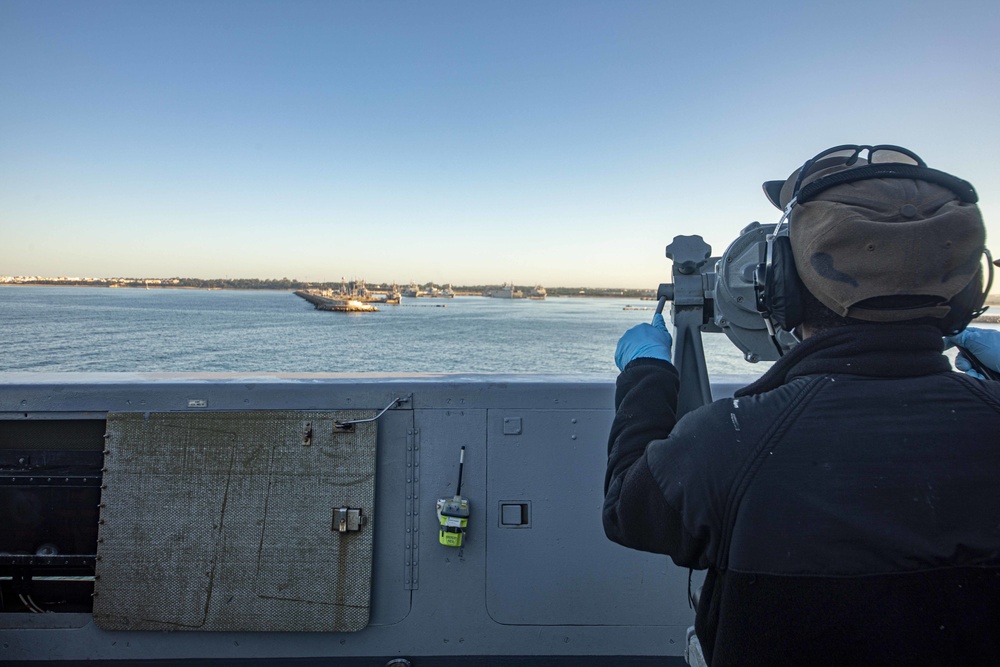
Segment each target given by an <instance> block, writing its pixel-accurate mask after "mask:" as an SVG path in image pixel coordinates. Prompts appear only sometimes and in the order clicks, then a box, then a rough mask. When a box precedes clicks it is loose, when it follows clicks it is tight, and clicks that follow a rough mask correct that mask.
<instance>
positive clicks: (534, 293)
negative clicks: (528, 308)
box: [528, 285, 546, 301]
mask: <svg viewBox="0 0 1000 667" xmlns="http://www.w3.org/2000/svg"><path fill="white" fill-rule="evenodd" d="M545 296H546V292H545V288H544V287H542V286H541V285H535V286H534V287H533V288H532V289H531V291H530V292H528V298H529V299H535V300H537V301H542V300H543V299H545Z"/></svg>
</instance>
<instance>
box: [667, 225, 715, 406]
mask: <svg viewBox="0 0 1000 667" xmlns="http://www.w3.org/2000/svg"><path fill="white" fill-rule="evenodd" d="M711 254H712V246H710V245H708V244H707V243H705V240H704V239H703V238H702V237H700V236H697V235H695V236H675V237H674V240H673V242H672V243H671V244H670V245H668V246H667V257H668V258H670V259H672V260H673V262H674V267H673V273H672V277H673V281H674V282H673V283H663V284H661V285H660V287H659V289H658V290H657V292H656V297H657V299H659V301H660V304H661V306H662V304H663V302H664V300H666V301H670V302H671V306H670V319H671V321H672V322H673V324H674V329H675V331H674V351H673V360H674V361H673V363H674V366H675V367H676V368H677V372H678V374H679V375H680V391H679V394H678V397H677V417H678V419H679V418H680V417H682V416H683V415H685V414H687V413H688V412H690V411H691V410H694V409H696V408H699V407H701V406H702V405H707V404H708V403H711V402H712V387H711V385H710V384H709V381H708V368H707V367H706V365H705V348H704V346H703V344H702V340H701V331H702V326H703V325H704V324H705V323H706V322H708V321H709V320H710V319H711V312H709V313H706V312H705V311H706V299H705V294H706V292H709V291H710V290H711V289H712V288H713V287H714V286H713V285H706V282H707V281H708V280H709V278H708V276H707V275H705V272H706V271H707V272H711V271H712V268H713V267H712V266H711V265H709V261H708V260H709V258H710V257H711ZM713 275H714V274H713ZM709 309H711V304H709ZM657 310H659V307H658V308H657Z"/></svg>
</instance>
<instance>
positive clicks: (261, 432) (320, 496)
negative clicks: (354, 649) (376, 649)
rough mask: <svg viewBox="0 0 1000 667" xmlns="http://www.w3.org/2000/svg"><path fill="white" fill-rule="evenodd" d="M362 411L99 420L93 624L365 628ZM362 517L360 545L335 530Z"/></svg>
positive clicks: (369, 439)
mask: <svg viewBox="0 0 1000 667" xmlns="http://www.w3.org/2000/svg"><path fill="white" fill-rule="evenodd" d="M374 414H375V413H374V412H373V411H361V410H351V411H337V412H284V411H275V412H228V413H150V414H135V413H121V414H109V415H108V444H107V450H106V455H105V468H106V470H105V473H104V483H105V485H106V488H104V489H103V491H102V497H101V502H102V508H101V526H100V535H99V542H98V559H99V560H98V563H97V576H98V579H97V582H96V586H95V592H96V597H95V599H94V620H95V622H96V623H97V625H98V626H100V627H102V628H104V629H109V630H233V631H356V630H360V629H362V628H364V627H365V626H366V625H367V624H368V616H369V607H370V590H371V563H372V534H373V530H372V525H373V523H372V522H373V521H374V518H375V517H374V511H375V507H374V491H375V449H376V426H375V423H374V422H369V423H365V424H357V425H355V426H354V427H353V430H350V431H346V432H345V431H343V430H339V429H335V428H334V422H335V421H347V420H351V419H364V418H369V417H372V416H374ZM339 507H350V508H359V509H361V514H362V516H363V517H364V518H365V519H366V523H365V524H364V525H363V526H362V527H361V530H360V531H357V532H347V533H341V532H339V531H338V530H337V526H336V525H334V510H335V508H339Z"/></svg>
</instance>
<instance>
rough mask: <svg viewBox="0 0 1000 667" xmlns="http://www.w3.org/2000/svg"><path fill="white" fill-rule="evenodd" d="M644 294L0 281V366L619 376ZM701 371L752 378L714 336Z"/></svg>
mask: <svg viewBox="0 0 1000 667" xmlns="http://www.w3.org/2000/svg"><path fill="white" fill-rule="evenodd" d="M653 305H654V304H653V302H650V301H640V300H637V299H617V298H587V297H579V298H576V297H574V298H549V299H546V300H544V301H531V300H520V299H519V300H513V301H512V300H505V299H489V298H483V297H456V298H454V299H426V298H419V299H406V298H404V299H403V303H402V304H400V305H398V306H380V310H379V312H377V313H335V312H326V311H318V310H315V309H314V308H313V307H312V305H310V304H309V303H307V302H306V301H304V300H303V299H300V298H299V297H297V296H295V295H294V294H293V293H291V292H285V291H270V290H268V291H252V290H185V289H150V290H145V289H134V288H123V289H108V288H88V287H34V286H32V287H28V286H0V330H2V342H0V372H2V371H38V372H239V373H244V372H247V373H253V372H282V373H301V372H324V373H341V372H349V373H357V372H374V373H442V372H444V373H545V374H558V375H575V374H589V375H594V374H597V375H607V376H608V377H609V378H611V377H614V376H615V375H616V374H617V372H618V371H617V369H616V368H615V365H614V352H615V345H616V343H617V341H618V338H619V337H620V336H621V334H622V333H623V332H624V331H625V330H626V329H628V328H629V327H631V326H632V325H634V324H637V323H639V322H648V321H649V320H650V319H651V318H652V315H653V310H652V309H653ZM703 338H704V342H705V351H706V359H707V364H708V370H709V374H710V375H711V376H722V375H725V376H741V377H744V378H747V379H748V380H749V379H752V378H753V377H754V376H757V375H760V374H761V373H763V372H764V371H765V370H766V369H767V367H768V366H769V364H767V363H763V362H762V363H758V364H750V363H747V362H746V361H744V360H743V356H742V354H741V353H740V351H739V350H738V349H737V348H736V347H735V346H734V345H733V344H732V343H730V342H729V339H728V338H726V336H725V335H724V334H714V333H712V334H704V336H703Z"/></svg>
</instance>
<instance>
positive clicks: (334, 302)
mask: <svg viewBox="0 0 1000 667" xmlns="http://www.w3.org/2000/svg"><path fill="white" fill-rule="evenodd" d="M295 296H297V297H301V298H303V299H305V300H306V301H308V302H309V303H311V304H312V305H314V306H315V307H316V310H332V311H335V312H338V313H372V312H377V311H378V308H377V307H376V306H375V305H374V304H371V303H365V302H362V301H358V300H357V299H332V298H330V297H326V296H322V295H320V294H314V293H312V292H308V291H306V290H296V292H295Z"/></svg>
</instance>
